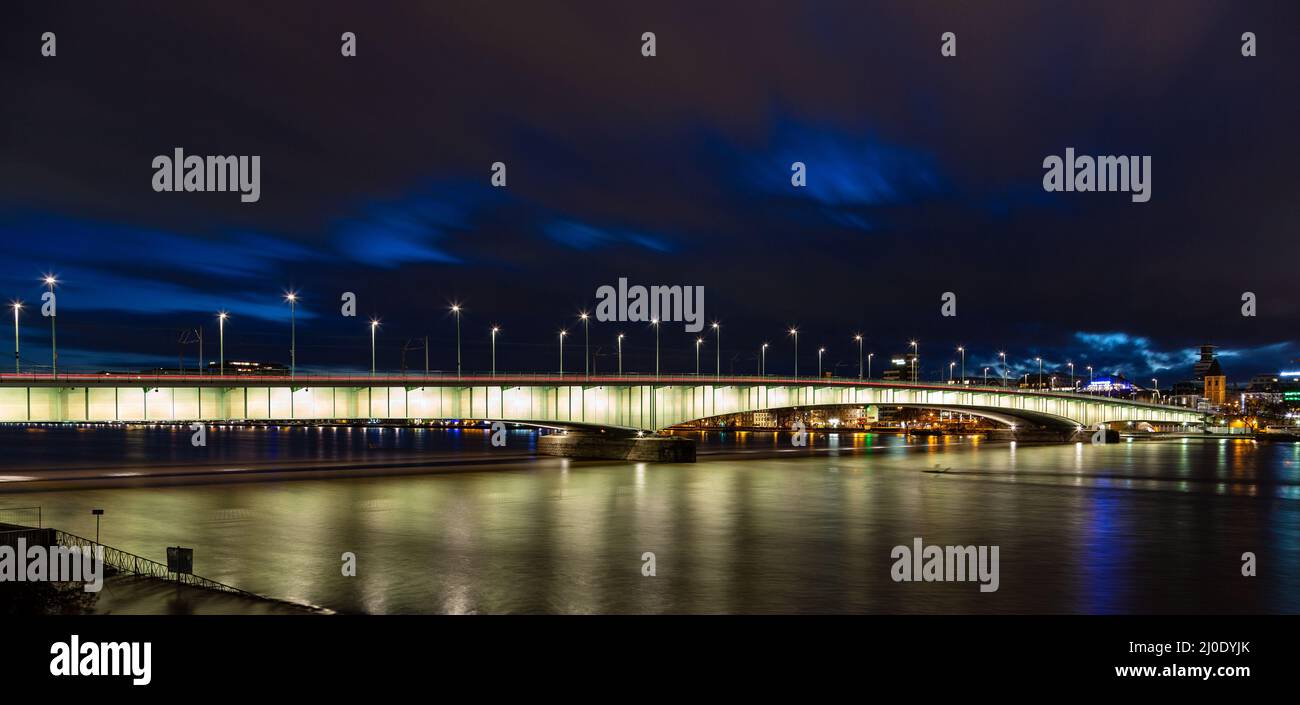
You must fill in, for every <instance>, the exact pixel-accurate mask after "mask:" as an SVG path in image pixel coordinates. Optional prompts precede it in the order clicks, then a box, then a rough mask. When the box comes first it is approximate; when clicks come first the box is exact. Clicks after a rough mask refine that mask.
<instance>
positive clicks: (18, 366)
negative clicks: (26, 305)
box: [9, 301, 23, 374]
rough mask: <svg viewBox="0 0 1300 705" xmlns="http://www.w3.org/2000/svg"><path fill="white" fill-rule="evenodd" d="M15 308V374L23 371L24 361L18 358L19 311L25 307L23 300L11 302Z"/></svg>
mask: <svg viewBox="0 0 1300 705" xmlns="http://www.w3.org/2000/svg"><path fill="white" fill-rule="evenodd" d="M9 305H10V306H12V307H13V309H14V374H18V373H19V372H22V363H21V362H19V359H18V312H19V311H21V310H22V308H23V302H21V301H14V302H12V303H10V304H9Z"/></svg>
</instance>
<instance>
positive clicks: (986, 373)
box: [984, 367, 989, 387]
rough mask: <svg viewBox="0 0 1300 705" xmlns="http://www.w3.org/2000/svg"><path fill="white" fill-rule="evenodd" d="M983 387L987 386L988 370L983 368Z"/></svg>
mask: <svg viewBox="0 0 1300 705" xmlns="http://www.w3.org/2000/svg"><path fill="white" fill-rule="evenodd" d="M984 386H985V387H987V386H989V368H987V367H985V368H984Z"/></svg>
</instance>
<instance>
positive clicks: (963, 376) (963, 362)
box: [949, 345, 966, 384]
mask: <svg viewBox="0 0 1300 705" xmlns="http://www.w3.org/2000/svg"><path fill="white" fill-rule="evenodd" d="M957 352H959V353H961V383H962V384H966V348H965V347H963V346H960V345H959V346H957ZM949 376H951V374H950V375H949Z"/></svg>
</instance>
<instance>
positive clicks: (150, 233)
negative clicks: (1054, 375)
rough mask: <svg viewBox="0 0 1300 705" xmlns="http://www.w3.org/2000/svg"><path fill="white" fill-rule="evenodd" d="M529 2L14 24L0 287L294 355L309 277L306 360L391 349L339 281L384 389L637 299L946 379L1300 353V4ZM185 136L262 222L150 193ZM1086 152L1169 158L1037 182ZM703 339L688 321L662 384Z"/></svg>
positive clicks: (101, 320) (634, 346)
mask: <svg viewBox="0 0 1300 705" xmlns="http://www.w3.org/2000/svg"><path fill="white" fill-rule="evenodd" d="M514 5H515V6H513V7H508V6H501V5H484V4H481V3H396V4H391V5H390V4H383V5H382V6H379V7H373V6H367V5H361V4H357V3H351V2H313V3H310V4H308V3H275V4H273V5H270V6H267V5H266V4H265V3H252V2H228V3H222V4H220V5H209V6H185V5H176V4H172V3H161V2H156V3H133V4H128V5H122V4H101V5H64V4H54V3H25V2H24V3H19V4H18V5H14V6H10V7H8V8H6V9H5V10H4V11H3V14H4V18H5V22H3V23H0V25H2V27H3V29H0V32H2V33H3V34H2V35H0V37H2V39H3V43H2V45H0V51H2V52H3V59H2V61H3V64H2V65H0V75H2V76H3V77H4V86H5V91H6V110H5V116H4V118H3V125H4V132H3V140H2V141H0V238H3V241H4V243H5V244H4V254H5V256H4V258H3V260H2V261H0V294H5V295H10V296H13V297H18V298H23V299H26V300H28V301H29V302H30V301H33V300H36V299H37V298H38V297H39V283H38V282H37V280H36V278H37V276H38V275H39V273H40V272H42V271H47V270H51V269H52V270H55V271H58V272H59V273H60V275H61V277H62V278H63V280H64V282H65V284H64V292H65V297H64V298H63V299H61V302H60V303H61V311H60V312H61V314H63V315H61V316H60V326H61V333H60V340H66V341H67V345H68V351H69V354H71V355H74V357H73V358H72V359H73V360H75V361H76V362H77V363H80V364H85V365H96V364H101V363H102V364H106V363H103V360H118V361H125V363H124V364H130V365H134V364H139V361H140V360H145V359H150V356H155V357H156V358H157V359H158V360H159V361H160V362H165V361H169V360H173V359H174V355H175V343H174V337H175V336H174V335H173V332H174V330H175V329H176V328H180V327H184V326H194V325H198V324H200V323H208V324H210V323H211V318H210V317H211V315H212V312H214V311H215V310H217V309H226V310H229V311H231V312H232V314H233V315H234V318H233V319H232V321H231V327H230V330H229V334H230V339H229V344H230V346H231V348H232V349H233V350H235V351H236V354H239V355H247V356H263V357H268V358H277V357H283V354H282V353H283V350H284V348H285V344H284V341H282V340H281V338H283V337H284V336H283V335H282V333H283V330H282V329H283V328H284V325H283V324H284V322H285V320H284V319H285V317H286V315H287V311H286V309H285V306H284V305H283V304H282V302H281V301H280V295H281V294H282V292H283V291H284V290H285V289H287V288H294V289H298V290H300V291H301V292H302V293H303V296H304V299H303V304H302V307H301V308H300V310H299V315H300V320H302V321H304V322H307V325H306V326H305V328H304V330H302V331H300V332H301V335H302V345H303V346H304V350H305V354H304V355H300V357H302V358H303V359H304V360H305V361H306V362H308V363H310V364H319V365H338V366H344V365H350V364H351V365H358V366H361V365H363V364H364V363H365V362H367V360H366V359H365V358H366V357H368V356H367V355H366V354H365V353H366V351H364V350H363V348H364V343H365V342H366V341H367V340H368V333H367V332H366V331H365V330H364V325H363V323H357V322H356V320H361V319H356V320H353V319H344V318H342V317H341V316H339V315H337V313H338V309H337V306H338V305H339V298H340V295H341V293H342V292H344V291H353V292H356V293H357V294H358V297H359V301H360V309H361V314H362V318H364V316H366V315H376V316H382V317H383V319H384V332H383V338H384V340H382V342H381V347H382V348H386V351H381V357H386V358H387V359H388V363H387V364H389V365H390V366H393V365H397V364H398V360H399V353H398V352H397V350H398V349H399V348H400V346H401V345H402V344H403V343H404V342H405V341H406V340H407V339H411V338H417V337H418V338H422V337H423V336H424V335H430V336H431V337H432V338H433V340H434V342H435V345H436V346H438V347H437V349H438V354H436V355H435V356H434V361H435V367H436V366H444V367H445V366H446V364H447V360H448V359H449V354H448V350H449V349H450V347H449V346H450V345H451V344H453V343H452V341H454V328H452V327H450V319H448V318H447V316H446V310H445V309H446V305H447V304H448V302H450V301H464V302H465V303H466V306H467V309H466V318H465V324H466V326H467V329H468V330H469V331H470V332H469V333H468V334H467V336H466V337H467V350H469V351H472V352H473V354H479V353H482V352H483V351H485V350H486V346H487V342H486V341H487V337H486V334H485V333H484V331H485V330H486V329H487V327H488V326H489V325H490V324H493V323H496V324H500V325H501V326H503V334H502V337H501V339H500V343H501V344H500V349H499V352H500V358H501V360H502V367H503V368H504V367H512V368H520V369H540V368H545V367H549V366H550V364H551V363H550V362H549V361H550V360H551V359H552V357H553V355H552V352H553V351H552V349H551V348H552V347H553V346H554V341H553V340H552V337H553V333H554V331H555V330H557V329H558V328H559V327H561V326H569V327H570V328H572V327H573V316H574V315H575V314H576V312H577V311H578V310H579V309H582V308H587V307H590V306H591V305H592V302H593V297H594V292H595V289H596V287H597V286H599V285H601V284H606V283H612V282H615V281H616V280H617V278H618V277H628V278H629V279H631V280H632V281H634V282H639V283H644V284H655V283H667V284H683V285H686V284H689V285H703V286H704V287H705V288H706V291H707V295H706V310H707V311H708V314H709V316H710V317H716V318H720V319H722V320H724V321H725V322H726V324H727V331H728V334H727V336H726V337H725V338H724V341H723V342H724V348H726V349H727V352H728V353H729V355H727V356H726V357H729V358H730V359H732V360H733V361H734V364H735V365H736V366H737V369H738V370H739V369H749V368H748V367H746V366H747V365H750V364H752V358H754V357H755V356H756V355H757V349H758V346H759V344H760V343H761V342H763V341H765V340H766V341H769V342H772V343H773V346H774V347H773V348H772V351H771V357H769V362H770V367H771V369H773V370H778V369H785V368H787V367H788V363H789V359H788V358H789V357H790V355H789V354H787V353H786V352H785V347H784V346H782V345H778V343H781V342H783V337H782V331H784V330H785V328H786V327H788V326H789V325H791V324H795V323H797V324H799V325H800V327H801V330H803V331H805V332H804V333H802V334H801V335H802V336H803V340H804V341H805V342H806V345H804V347H803V352H804V354H805V355H813V354H815V353H811V352H809V351H815V350H816V348H817V347H818V346H819V345H823V344H824V345H826V346H827V347H828V348H829V350H830V352H829V353H828V354H829V355H831V356H832V357H835V359H836V360H838V361H840V362H843V361H844V360H847V359H849V358H854V364H856V359H855V355H856V350H855V346H853V345H852V344H851V343H850V341H851V338H852V335H853V334H854V333H855V332H858V331H862V332H863V333H864V334H865V335H866V336H867V340H868V341H869V345H870V346H871V347H873V348H874V349H875V350H876V351H877V352H878V353H879V354H881V355H887V354H890V353H893V352H899V351H901V350H903V349H904V347H905V341H906V340H908V339H910V338H913V337H916V338H918V339H920V340H922V341H924V343H923V344H924V345H925V346H926V347H927V348H928V349H929V350H931V351H932V353H933V356H927V360H930V361H932V363H933V369H932V370H931V374H937V373H938V371H939V370H941V369H945V368H946V363H947V361H948V359H949V358H950V357H951V356H952V353H949V352H940V351H947V350H949V349H954V348H955V347H956V346H957V345H958V344H966V345H967V346H970V347H971V350H972V355H973V356H974V357H979V358H980V359H982V360H996V353H997V351H999V350H1008V351H1010V353H1009V356H1010V357H1012V359H1018V360H1021V361H1024V360H1032V359H1033V358H1034V357H1036V356H1043V357H1044V358H1045V359H1051V360H1052V361H1054V362H1056V361H1059V364H1064V362H1065V361H1066V360H1074V361H1076V363H1077V362H1078V361H1080V360H1083V359H1090V360H1097V361H1098V362H1099V364H1104V365H1106V366H1108V367H1118V366H1123V367H1125V368H1126V369H1131V370H1133V374H1135V375H1147V374H1151V373H1153V372H1163V371H1166V370H1172V372H1170V373H1171V374H1177V370H1178V369H1179V368H1180V367H1181V368H1185V366H1186V362H1187V359H1188V351H1189V350H1193V349H1194V348H1195V346H1196V345H1197V344H1198V343H1200V342H1203V341H1213V342H1218V343H1220V344H1221V345H1223V346H1224V348H1225V350H1228V351H1232V352H1233V355H1232V356H1231V359H1230V360H1225V364H1228V365H1229V372H1230V374H1232V375H1233V376H1234V377H1237V378H1241V377H1244V376H1245V375H1247V374H1250V373H1253V372H1255V371H1258V370H1267V369H1275V368H1276V367H1278V366H1280V365H1283V364H1286V363H1287V362H1288V361H1289V360H1290V359H1292V358H1293V357H1294V356H1295V355H1296V351H1295V349H1294V346H1293V345H1292V344H1291V342H1290V341H1291V337H1292V331H1294V330H1295V326H1294V324H1295V322H1296V317H1297V315H1300V304H1297V300H1298V299H1300V297H1297V296H1296V294H1297V293H1300V292H1297V285H1296V283H1295V282H1296V280H1297V279H1296V277H1295V276H1294V274H1293V272H1292V270H1293V269H1294V261H1295V259H1296V257H1297V255H1298V254H1300V253H1298V252H1297V247H1296V245H1295V244H1294V243H1295V233H1294V223H1295V222H1297V216H1298V215H1300V213H1297V210H1300V205H1297V200H1296V199H1295V197H1294V194H1295V193H1297V191H1298V190H1300V176H1298V174H1300V172H1298V171H1297V170H1296V169H1295V168H1294V167H1293V165H1294V164H1296V163H1298V162H1300V138H1297V136H1296V131H1295V128H1294V125H1296V124H1300V98H1298V97H1297V94H1296V92H1295V90H1294V88H1295V85H1296V81H1295V77H1296V73H1295V67H1296V66H1297V65H1300V62H1298V61H1297V58H1298V56H1297V43H1296V41H1295V40H1294V39H1293V38H1292V37H1291V36H1289V33H1288V32H1287V30H1288V29H1289V28H1292V27H1296V26H1300V22H1297V20H1298V19H1300V7H1297V6H1296V5H1295V4H1294V3H1287V2H1278V3H1249V4H1228V3H1210V2H1173V1H1169V2H1154V3H1141V4H1137V5H1134V4H1130V3H1121V2H1097V3H1080V4H1061V3H1052V4H1050V5H1049V4H1043V3H1039V2H1003V3H997V4H995V5H987V4H982V5H979V6H976V5H971V4H968V3H957V2H952V3H944V2H932V3H931V2H928V3H914V2H902V1H899V2H872V3H862V2H842V3H839V2H831V3H815V4H806V3H788V2H743V3H742V2H721V3H707V4H704V5H701V4H700V3H667V4H664V3H656V4H655V6H653V7H650V6H644V7H643V6H639V5H628V4H625V3H614V4H611V3H595V2H592V3H518V4H514ZM1247 30H1250V31H1254V32H1256V33H1257V34H1258V36H1259V44H1260V55H1259V56H1258V57H1255V58H1252V59H1244V58H1243V57H1241V56H1240V52H1239V46H1240V39H1239V37H1240V34H1241V32H1243V31H1247ZM44 31H54V32H57V34H58V47H59V56H58V57H57V58H56V59H43V58H41V57H40V56H39V45H40V41H39V37H40V34H41V32H44ZM343 31H353V32H355V33H356V34H357V36H358V42H359V44H358V46H359V50H358V54H359V55H358V57H357V58H355V59H344V58H342V57H341V56H339V53H338V46H339V35H340V34H341V33H342V32H343ZM645 31H654V32H656V34H657V40H658V51H659V56H657V57H655V58H653V59H647V58H644V57H642V56H641V55H640V52H639V47H640V36H641V34H642V32H645ZM944 31H954V32H956V33H957V35H958V57H957V58H954V59H943V58H941V57H940V56H939V51H938V49H939V35H940V34H941V33H942V32H944ZM175 147H184V148H185V150H186V151H187V152H188V153H191V154H258V155H261V156H262V164H263V166H262V177H263V183H262V198H261V200H260V201H259V202H258V203H256V204H241V203H240V202H239V199H238V198H237V196H235V195H234V194H185V193H163V194H158V193H154V192H153V191H152V190H151V189H150V176H151V173H152V170H151V168H150V162H151V159H152V157H153V156H154V155H157V154H163V153H170V150H172V149H173V148H175ZM1066 147H1074V148H1076V149H1077V150H1078V151H1079V152H1080V153H1087V154H1150V155H1152V158H1153V163H1154V178H1153V184H1152V193H1153V197H1152V200H1151V201H1150V202H1149V203H1145V204H1133V203H1131V202H1129V200H1128V198H1127V196H1126V195H1124V194H1046V193H1044V192H1043V191H1042V189H1041V185H1040V184H1041V178H1042V167H1041V163H1042V160H1043V158H1044V157H1045V156H1047V155H1049V154H1061V153H1063V151H1064V149H1065V148H1066ZM496 161H501V162H504V163H506V164H507V165H508V182H509V186H508V188H506V189H493V188H491V187H490V185H489V184H488V178H489V176H490V174H491V172H490V165H491V164H492V163H493V162H496ZM794 161H802V162H804V163H805V164H806V165H807V168H808V179H809V185H808V187H807V188H806V189H793V188H790V187H789V176H790V164H791V162H794ZM945 291H952V292H955V293H956V294H957V295H958V311H959V315H958V316H957V317H956V318H955V319H945V318H942V317H940V316H939V296H940V294H941V293H942V292H945ZM1243 291H1252V292H1255V293H1256V294H1257V295H1258V296H1259V300H1260V306H1259V316H1258V317H1257V318H1243V317H1242V316H1241V315H1239V310H1238V308H1239V306H1240V300H1239V297H1240V295H1241V292H1243ZM29 323H30V325H28V326H27V327H26V328H25V331H26V333H25V335H27V336H28V339H29V343H28V344H29V345H30V346H31V347H32V349H35V346H37V345H39V344H40V341H42V340H43V338H42V337H41V336H43V335H45V333H44V331H43V328H42V327H41V326H38V325H35V324H34V323H35V321H34V319H33V320H31V321H29ZM63 326H66V327H67V331H66V333H64V332H63V330H62V327H63ZM615 328H618V330H621V331H626V332H628V334H629V335H630V336H631V337H630V338H629V343H628V353H629V359H630V364H631V365H640V366H642V367H644V366H645V365H647V364H652V363H650V362H649V360H650V357H649V356H650V355H652V354H653V337H652V335H651V334H649V333H648V332H647V331H642V330H636V329H635V328H636V327H635V326H618V327H616V326H613V325H610V324H600V325H597V326H595V327H593V331H592V332H593V336H594V337H593V342H595V341H596V339H597V338H599V339H600V340H601V341H604V342H603V345H604V347H606V348H608V347H609V346H610V345H611V341H612V339H613V335H614V334H615V333H616V332H618V331H616V330H615ZM1080 331H1100V332H1101V333H1080ZM1107 336H1123V337H1124V339H1125V340H1126V341H1127V342H1126V343H1124V344H1110V343H1113V342H1114V340H1117V339H1118V338H1108V337H1107ZM692 341H693V336H688V335H686V334H684V333H682V332H680V331H676V332H671V331H667V330H665V339H664V344H665V349H666V350H667V352H666V353H665V355H666V357H665V359H666V360H667V361H669V362H668V363H666V364H674V365H678V366H679V367H683V368H686V367H691V366H692V365H693V354H692V352H691V351H692V350H693V348H692V345H693V342H692ZM74 348H77V349H79V350H80V351H81V353H74V352H73V349H74ZM353 348H356V349H355V350H354V349H353ZM101 353H102V354H101ZM33 358H34V362H39V357H38V356H37V355H35V354H33ZM358 361H360V362H358ZM381 362H382V360H381ZM808 364H811V363H808V362H805V365H804V366H805V367H806V366H807V365H808Z"/></svg>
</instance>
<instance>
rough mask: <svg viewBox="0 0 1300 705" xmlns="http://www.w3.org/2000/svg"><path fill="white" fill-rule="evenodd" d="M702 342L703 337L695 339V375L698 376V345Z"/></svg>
mask: <svg viewBox="0 0 1300 705" xmlns="http://www.w3.org/2000/svg"><path fill="white" fill-rule="evenodd" d="M703 344H704V338H696V339H695V376H696V377H699V376H700V346H701V345H703Z"/></svg>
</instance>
